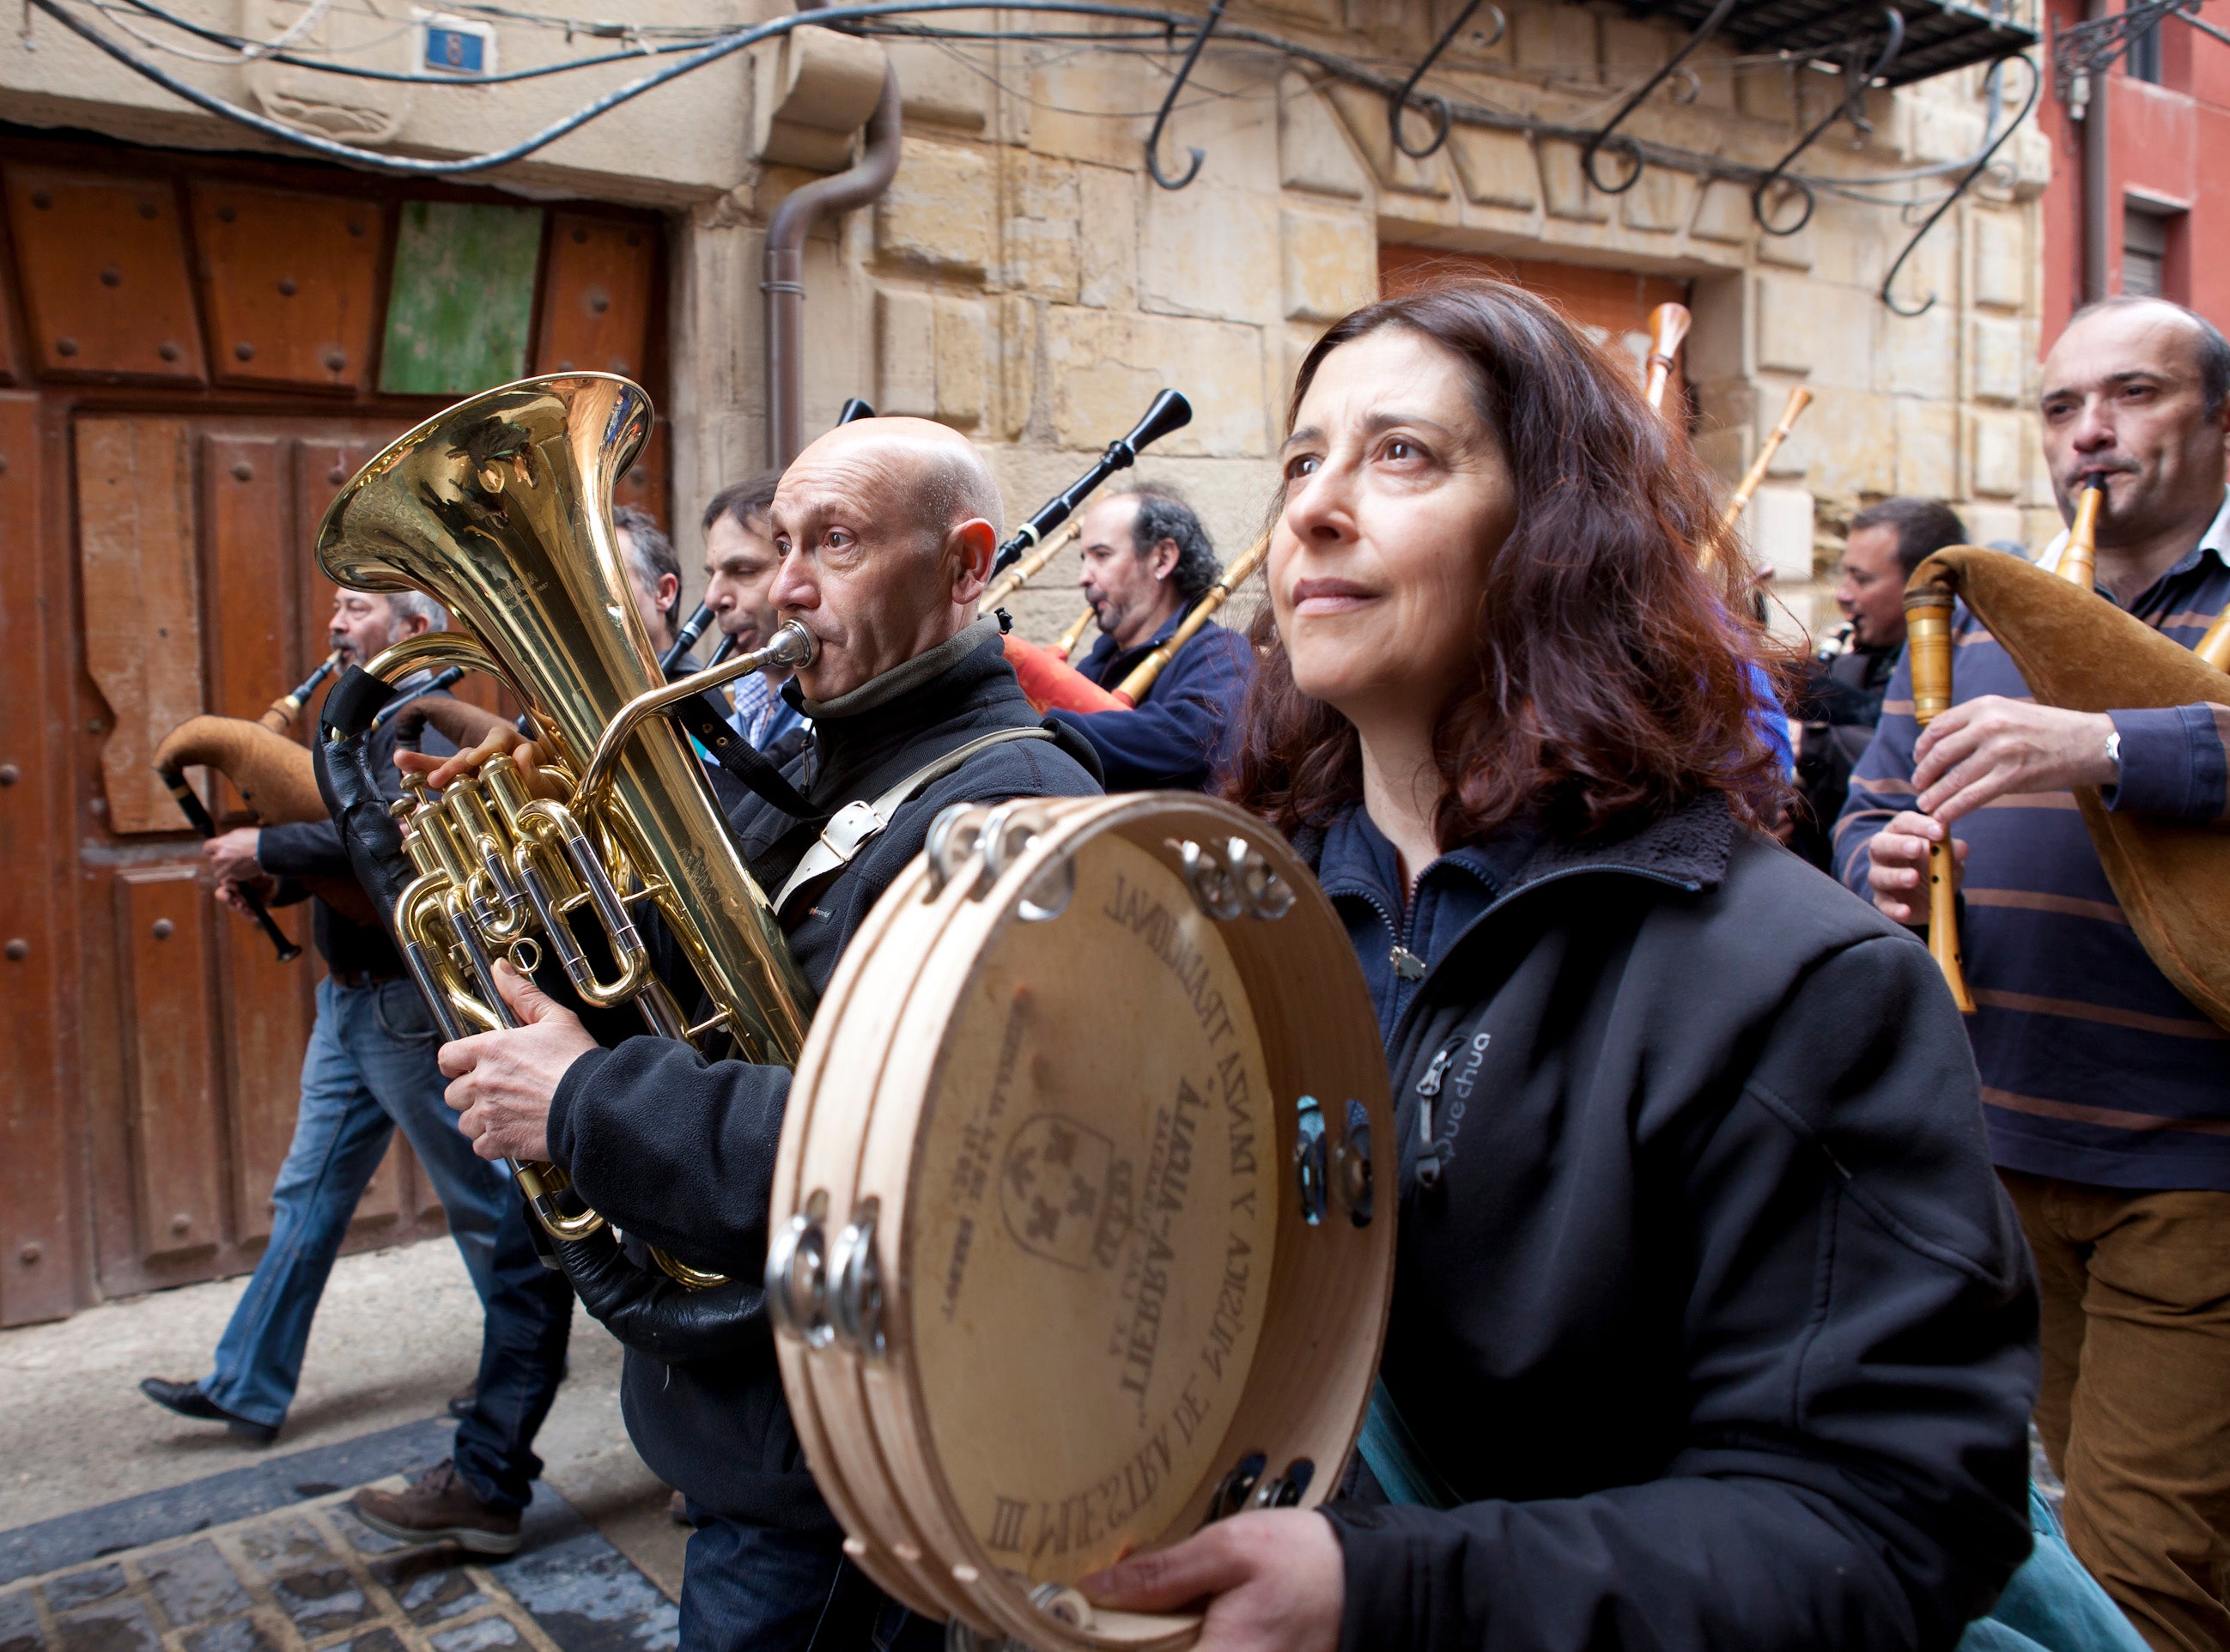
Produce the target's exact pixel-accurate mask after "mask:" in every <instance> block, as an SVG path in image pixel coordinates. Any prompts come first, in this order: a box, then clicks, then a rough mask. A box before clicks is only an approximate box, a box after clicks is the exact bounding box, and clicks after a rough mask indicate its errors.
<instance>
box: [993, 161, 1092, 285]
mask: <svg viewBox="0 0 2230 1652" xmlns="http://www.w3.org/2000/svg"><path fill="white" fill-rule="evenodd" d="M1005 154H1006V157H1007V158H1008V160H1009V180H1008V196H1009V212H1008V216H1007V224H1006V233H1005V235H1004V236H1003V237H1002V242H1001V246H1000V260H999V265H1000V277H1001V281H1000V284H1001V285H1002V286H1005V287H1013V288H1016V289H1018V290H1020V291H1022V292H1025V293H1043V294H1046V295H1047V297H1049V298H1055V299H1061V300H1069V301H1073V300H1075V298H1076V294H1077V281H1078V261H1077V255H1078V240H1079V236H1078V213H1079V210H1080V190H1079V188H1078V184H1077V168H1076V165H1075V163H1074V162H1073V161H1065V160H1057V159H1053V158H1048V157H1047V156H1043V155H1033V154H1030V153H1029V152H1027V151H1008V152H1005Z"/></svg>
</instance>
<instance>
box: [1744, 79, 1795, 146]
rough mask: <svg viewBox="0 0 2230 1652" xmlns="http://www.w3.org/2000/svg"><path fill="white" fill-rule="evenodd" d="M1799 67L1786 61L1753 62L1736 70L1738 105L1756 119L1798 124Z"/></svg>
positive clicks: (1791, 126)
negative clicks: (1796, 81) (1784, 62)
mask: <svg viewBox="0 0 2230 1652" xmlns="http://www.w3.org/2000/svg"><path fill="white" fill-rule="evenodd" d="M1795 78H1796V70H1795V68H1794V67H1792V66H1790V65H1788V64H1782V63H1752V64H1749V65H1747V66H1745V67H1744V68H1741V69H1738V70H1737V71H1736V73H1735V107H1736V108H1737V110H1739V111H1740V112H1741V113H1743V114H1746V115H1748V116H1749V117H1750V119H1753V120H1771V121H1776V122H1778V123H1779V124H1781V125H1782V126H1789V127H1790V128H1791V129H1792V132H1793V131H1794V128H1795V123H1796V94H1795Z"/></svg>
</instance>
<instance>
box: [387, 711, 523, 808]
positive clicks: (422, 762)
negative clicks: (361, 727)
mask: <svg viewBox="0 0 2230 1652" xmlns="http://www.w3.org/2000/svg"><path fill="white" fill-rule="evenodd" d="M503 756H508V757H509V758H511V760H512V762H514V763H516V764H517V765H519V776H520V778H523V779H524V780H525V782H526V789H527V791H530V792H532V794H533V795H534V796H536V797H555V798H557V799H558V800H559V801H560V802H563V801H564V797H565V791H564V787H562V786H558V785H556V784H552V783H551V780H550V778H549V777H548V776H546V775H545V774H544V773H543V772H542V767H541V765H542V748H541V747H540V746H539V745H536V744H535V743H534V742H533V741H532V740H530V739H527V738H526V736H525V735H524V734H522V733H520V732H519V731H518V729H516V728H514V727H513V726H512V725H511V724H509V723H498V724H497V725H496V726H494V727H493V728H491V729H489V730H488V732H487V733H485V734H483V735H482V736H480V743H479V744H478V745H474V747H473V748H472V749H471V750H470V751H467V752H458V753H457V754H456V755H455V756H454V757H445V758H436V757H429V756H427V755H426V754H425V753H424V752H396V754H395V766H396V768H398V769H400V770H402V771H403V772H404V773H405V774H422V775H424V776H425V777H426V781H427V784H429V785H430V786H432V787H433V788H434V789H435V791H440V790H441V788H442V787H443V786H446V785H448V784H449V782H450V781H452V780H454V779H455V778H457V777H458V776H459V775H461V774H478V773H479V772H480V765H482V764H484V763H486V762H487V760H488V759H489V758H492V757H503Z"/></svg>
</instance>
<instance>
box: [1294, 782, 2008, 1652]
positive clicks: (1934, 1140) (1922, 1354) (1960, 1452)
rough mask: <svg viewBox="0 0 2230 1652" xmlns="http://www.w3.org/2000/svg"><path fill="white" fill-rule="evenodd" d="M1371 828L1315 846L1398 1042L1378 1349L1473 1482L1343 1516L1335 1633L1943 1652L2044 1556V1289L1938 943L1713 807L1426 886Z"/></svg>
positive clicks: (1460, 1478)
mask: <svg viewBox="0 0 2230 1652" xmlns="http://www.w3.org/2000/svg"><path fill="white" fill-rule="evenodd" d="M1357 826H1358V823H1357V820H1356V819H1355V818H1354V817H1353V816H1350V817H1348V818H1345V819H1344V820H1343V821H1341V822H1340V823H1336V824H1335V825H1334V826H1333V827H1332V828H1331V830H1330V831H1329V832H1328V833H1311V834H1306V835H1305V841H1304V842H1302V843H1301V845H1300V848H1301V849H1302V852H1303V853H1304V855H1305V856H1306V857H1307V858H1308V859H1309V860H1310V861H1311V863H1312V865H1315V866H1316V867H1317V868H1318V872H1319V874H1320V876H1321V877H1322V879H1323V881H1324V885H1325V887H1326V889H1327V891H1328V893H1330V894H1331V896H1332V899H1333V901H1334V904H1335V905H1336V906H1337V907H1338V909H1339V910H1340V912H1341V913H1342V916H1343V917H1344V919H1345V920H1346V922H1347V926H1348V929H1349V933H1350V938H1351V939H1354V940H1355V942H1356V945H1357V952H1358V953H1359V954H1360V955H1361V957H1362V958H1363V964H1364V968H1365V973H1366V975H1369V976H1370V977H1371V978H1372V980H1373V989H1374V996H1375V997H1376V998H1377V1000H1378V1003H1379V1008H1380V1012H1381V1015H1382V1017H1383V1018H1384V1030H1385V1033H1386V1042H1387V1050H1388V1055H1389V1061H1390V1064H1391V1068H1392V1074H1393V1080H1394V1092H1395V1108H1396V1110H1395V1125H1396V1127H1397V1128H1396V1137H1397V1139H1398V1140H1399V1141H1400V1142H1401V1144H1402V1149H1401V1165H1400V1187H1401V1231H1400V1240H1399V1245H1398V1252H1397V1255H1398V1261H1397V1262H1396V1267H1395V1299H1394V1304H1393V1311H1392V1315H1391V1321H1390V1326H1389V1337H1388V1340H1387V1345H1386V1352H1385V1359H1384V1364H1383V1366H1382V1376H1383V1378H1384V1380H1385V1383H1386V1386H1387V1388H1388V1390H1389V1392H1390V1393H1391V1395H1392V1397H1393V1398H1394V1401H1395V1404H1396V1406H1397V1407H1398V1408H1399V1410H1400V1411H1401V1413H1402V1419H1403V1421H1404V1422H1406V1423H1408V1427H1409V1429H1411V1431H1412V1432H1413V1433H1414V1434H1415V1436H1417V1438H1418V1440H1419V1442H1420V1443H1421V1446H1422V1448H1423V1449H1424V1450H1425V1453H1426V1455H1428V1459H1429V1461H1430V1462H1431V1463H1432V1465H1433V1466H1434V1468H1437V1469H1438V1470H1439V1471H1440V1475H1442V1476H1443V1478H1445V1480H1446V1481H1447V1482H1448V1483H1449V1484H1450V1485H1451V1486H1452V1487H1453V1489H1454V1491H1455V1492H1456V1493H1457V1494H1458V1496H1459V1498H1460V1507H1456V1508H1454V1509H1453V1510H1450V1511H1448V1512H1446V1513H1441V1512H1438V1511H1435V1510H1432V1509H1428V1508H1423V1507H1389V1506H1387V1505H1386V1504H1384V1503H1383V1502H1382V1501H1374V1500H1350V1501H1346V1502H1337V1503H1334V1504H1332V1505H1330V1506H1328V1507H1327V1509H1326V1511H1325V1512H1326V1513H1328V1514H1329V1515H1330V1516H1331V1520H1332V1523H1333V1526H1334V1527H1335V1529H1336V1530H1337V1533H1338V1535H1339V1538H1340V1540H1341V1543H1342V1545H1343V1546H1344V1551H1345V1555H1346V1566H1345V1571H1346V1612H1345V1621H1344V1626H1343V1629H1342V1634H1341V1645H1342V1647H1343V1649H1344V1652H1363V1649H1366V1648H1370V1649H1380V1648H1389V1647H1405V1648H1426V1649H1440V1648H1446V1649H1455V1648H1459V1647H1461V1648H1494V1649H1505V1648H1507V1649H1520V1648H1523V1649H1528V1652H1568V1649H1569V1652H1578V1649H1582V1648H1594V1647H1614V1646H1615V1647H1649V1648H1664V1649H1681V1652H1690V1649H1692V1652H1705V1649H1713V1652H1731V1649H1737V1648H1756V1649H1761V1652H1764V1649H1776V1652H1777V1649H1791V1648H1800V1647H1801V1648H1806V1649H1834V1648H1852V1649H1858V1648H1866V1649H1876V1648H1881V1649H1891V1648H1894V1649H1933V1648H1945V1647H1950V1646H1951V1645H1952V1644H1953V1643H1954V1642H1956V1640H1957V1639H1958V1637H1959V1635H1960V1630H1961V1626H1962V1625H1963V1624H1964V1623H1966V1622H1967V1621H1968V1620H1969V1618H1971V1617H1975V1616H1977V1615H1979V1614H1980V1613H1982V1611H1984V1610H1987V1609H1988V1606H1989V1605H1990V1604H1991V1603H1992V1601H1993V1600H1994V1599H1995V1597H1996V1595H1997V1593H1998V1591H1999V1590H2000V1589H2001V1587H2002V1586H2003V1585H2004V1584H2005V1581H2006V1579H2007V1578H2008V1577H2009V1576H2010V1575H2011V1573H2012V1571H2013V1570H2014V1566H2015V1565H2017V1564H2018V1563H2019V1562H2020V1560H2021V1558H2022V1557H2023V1556H2024V1555H2025V1554H2026V1553H2027V1550H2028V1546H2029V1534H2028V1522H2027V1507H2026V1500H2025V1499H2026V1488H2027V1418H2028V1413H2029V1409H2030V1406H2031V1404H2032V1403H2033V1401H2034V1399H2035V1397H2036V1390H2037V1381H2038V1362H2037V1349H2036V1333H2037V1300H2036V1292H2035V1286H2034V1282H2033V1275H2032V1273H2031V1269H2030V1265H2029V1261H2028V1255H2027V1249H2026V1248H2025V1247H2024V1245H2023V1243H2022V1241H2021V1229H2020V1228H2019V1226H2018V1224H2017V1223H2016V1222H2015V1220H2014V1215H2013V1212H2012V1210H2011V1209H2010V1206H2009V1205H2008V1202H2007V1201H2006V1199H2005V1197H2003V1195H2002V1194H2001V1191H2000V1190H1999V1187H1998V1184H1997V1182H1996V1178H1995V1177H1994V1175H1993V1174H1992V1172H1991V1169H1990V1162H1989V1156H1988V1149H1987V1146H1986V1145H1985V1142H1984V1139H1983V1130H1982V1107H1981V1101H1980V1097H1979V1094H1978V1092H1977V1088H1976V1081H1975V1068H1974V1062H1973V1061H1972V1059H1971V1057H1970V1056H1969V1053H1968V1049H1967V1040H1966V1036H1965V1033H1964V1031H1963V1029H1962V1027H1961V1025H1960V1022H1959V1016H1958V1013H1957V1011H1956V1010H1954V1009H1953V1007H1952V1004H1951V1000H1950V996H1949V995H1948V993H1947V992H1946V991H1945V990H1944V986H1943V981H1942V979H1941V978H1940V977H1939V976H1938V975H1937V971H1936V967H1935V965H1934V964H1933V963H1931V962H1930V958H1929V957H1928V954H1927V952H1925V951H1924V949H1923V948H1922V947H1921V946H1920V945H1917V943H1916V942H1915V941H1914V940H1913V939H1912V938H1911V935H1909V934H1908V933H1906V932H1905V931H1904V930H1902V929H1900V928H1898V926H1896V925H1894V924H1892V923H1890V922H1889V921H1888V920H1886V919H1884V918H1882V917H1881V916H1880V915H1879V914H1878V913H1875V912H1874V911H1873V910H1872V908H1871V907H1867V906H1866V905H1865V904H1864V903H1862V902H1861V901H1859V900H1858V899H1856V898H1855V897H1854V896H1853V895H1851V894H1849V893H1848V892H1847V891H1845V890H1843V889H1841V888H1840V887H1837V886H1836V885H1835V884H1834V882H1833V881H1830V880H1829V879H1827V878H1826V877H1824V876H1822V875H1821V874H1819V873H1818V872H1815V871H1814V870H1813V869H1812V868H1810V867H1808V866H1807V865H1805V864H1803V863H1802V862H1801V861H1799V860H1798V859H1796V857H1795V856H1794V855H1789V853H1787V852H1786V851H1785V850H1783V849H1780V848H1779V847H1777V846H1776V845H1775V844H1773V843H1772V842H1769V841H1768V840H1766V839H1765V838H1763V837H1762V836H1759V835H1758V834H1757V833H1756V832H1754V831H1751V830H1750V829H1748V828H1746V827H1743V826H1742V825H1740V824H1738V823H1736V822H1735V821H1734V820H1732V819H1731V817H1730V816H1729V815H1728V813H1727V811H1726V809H1725V807H1724V803H1722V802H1720V801H1719V800H1718V799H1717V798H1711V799H1708V800H1706V801H1704V802H1700V803H1696V804H1694V805H1692V806H1691V807H1690V808H1688V809H1687V810H1685V811H1684V812H1681V813H1679V814H1677V815H1675V816H1672V817H1670V818H1667V819H1665V820H1663V821H1661V822H1660V823H1657V824H1655V825H1653V826H1652V827H1650V828H1648V829H1646V830H1643V831H1641V832H1640V833H1638V834H1636V835H1634V836H1631V837H1628V838H1627V839H1626V840H1625V841H1623V842H1615V843H1612V844H1609V845H1607V846H1603V847H1598V848H1594V849H1577V848H1574V847H1572V846H1570V845H1569V844H1561V843H1556V842H1549V841H1545V840H1542V839H1538V838H1536V839H1534V840H1532V841H1531V842H1526V841H1522V840H1511V839H1505V840H1504V841H1501V842H1496V843H1492V844H1487V845H1484V846H1482V847H1481V848H1479V849H1467V850H1461V851H1458V852H1457V853H1455V854H1452V855H1447V856H1445V857H1443V858H1442V859H1441V860H1440V861H1436V862H1435V863H1434V866H1433V867H1431V868H1428V870H1427V872H1426V873H1425V874H1424V878H1423V880H1422V882H1421V887H1420V889H1419V891H1418V894H1417V899H1416V901H1415V905H1414V906H1411V907H1406V908H1405V905H1404V902H1403V900H1402V893H1401V891H1400V888H1399V887H1398V883H1397V882H1396V881H1395V878H1394V875H1393V874H1392V872H1391V864H1392V855H1391V853H1390V851H1387V852H1384V853H1382V854H1381V853H1373V852H1372V851H1373V850H1374V849H1376V847H1377V845H1376V844H1374V843H1373V842H1371V840H1372V839H1373V838H1375V837H1376V833H1375V832H1372V831H1367V830H1362V829H1357ZM1396 946H1400V947H1402V948H1404V949H1405V951H1406V952H1407V953H1408V954H1409V955H1411V956H1414V957H1415V958H1418V959H1421V960H1422V962H1423V964H1424V966H1425V968H1424V973H1423V976H1422V978H1421V979H1417V978H1415V977H1416V974H1417V969H1416V965H1414V964H1411V963H1409V962H1408V958H1403V957H1393V956H1390V954H1391V953H1392V951H1393V949H1394V948H1395V947H1396ZM1403 971H1407V973H1408V978H1407V979H1404V978H1403V975H1402V972H1403ZM1436 1062H1437V1066H1436V1065H1435V1063H1436ZM1421 1088H1422V1090H1423V1091H1424V1092H1426V1093H1427V1094H1421ZM1428 1104H1429V1106H1430V1111H1431V1124H1430V1136H1431V1140H1432V1152H1433V1155H1434V1158H1435V1159H1436V1160H1437V1161H1438V1163H1439V1174H1438V1176H1437V1178H1436V1179H1435V1180H1434V1184H1433V1185H1431V1186H1429V1187H1428V1186H1425V1185H1422V1184H1421V1178H1420V1176H1419V1163H1420V1158H1421V1153H1422V1152H1423V1151H1424V1144H1423V1140H1422V1138H1423V1136H1424V1134H1425V1133H1426V1132H1425V1123H1424V1119H1423V1116H1422V1111H1423V1109H1424V1108H1425V1107H1427V1106H1428ZM1359 1478H1362V1477H1359ZM1371 1491H1375V1484H1367V1485H1366V1488H1365V1493H1366V1497H1367V1496H1368V1494H1369V1493H1370V1492H1371Z"/></svg>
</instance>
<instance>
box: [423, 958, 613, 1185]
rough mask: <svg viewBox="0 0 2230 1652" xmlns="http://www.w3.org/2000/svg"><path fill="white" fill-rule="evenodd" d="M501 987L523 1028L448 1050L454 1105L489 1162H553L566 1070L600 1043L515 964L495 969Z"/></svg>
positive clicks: (446, 1071) (444, 1070)
mask: <svg viewBox="0 0 2230 1652" xmlns="http://www.w3.org/2000/svg"><path fill="white" fill-rule="evenodd" d="M495 979H496V986H497V989H498V990H499V991H501V992H502V994H503V1001H504V1002H505V1003H507V1004H509V1005H510V1006H511V1011H512V1014H513V1015H515V1016H518V1017H519V1020H520V1022H521V1023H524V1024H523V1025H520V1026H518V1027H506V1028H502V1029H499V1030H497V1031H495V1032H484V1033H476V1034H474V1036H472V1037H470V1038H460V1039H459V1040H457V1042H455V1043H454V1044H444V1045H442V1046H441V1076H442V1077H444V1078H446V1079H449V1080H451V1081H452V1082H451V1084H450V1086H449V1088H448V1096H447V1100H448V1103H449V1105H450V1106H451V1107H454V1108H455V1109H456V1110H457V1111H458V1112H459V1113H462V1114H463V1115H464V1116H463V1117H462V1118H461V1119H459V1120H457V1128H458V1129H460V1130H461V1131H463V1132H464V1133H465V1134H467V1136H470V1137H471V1138H472V1139H473V1151H474V1152H476V1153H478V1154H479V1155H480V1157H481V1158H533V1159H541V1160H545V1161H546V1160H547V1159H548V1158H549V1157H550V1103H551V1099H552V1098H553V1097H555V1096H556V1095H557V1094H558V1081H559V1080H560V1079H562V1078H564V1076H565V1069H566V1068H569V1067H570V1066H572V1064H573V1063H574V1062H576V1061H578V1060H579V1059H580V1058H581V1057H582V1056H583V1055H586V1054H587V1053H588V1052H589V1051H590V1050H592V1049H595V1048H596V1040H595V1039H593V1038H591V1037H590V1036H589V1033H588V1029H586V1028H585V1027H583V1026H582V1025H581V1023H580V1018H579V1017H578V1016H575V1015H574V1014H573V1012H572V1011H571V1010H567V1009H566V1008H564V1006H563V1005H562V1004H559V1003H556V1002H555V1001H554V1000H552V999H551V998H550V997H548V996H547V995H545V993H544V992H543V991H542V990H541V989H540V988H539V987H538V986H536V985H535V984H534V983H533V982H532V981H530V980H528V979H527V978H525V976H523V975H521V974H519V972H518V971H515V970H513V969H512V967H511V965H508V964H505V963H499V964H497V965H496V966H495Z"/></svg>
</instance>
